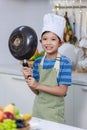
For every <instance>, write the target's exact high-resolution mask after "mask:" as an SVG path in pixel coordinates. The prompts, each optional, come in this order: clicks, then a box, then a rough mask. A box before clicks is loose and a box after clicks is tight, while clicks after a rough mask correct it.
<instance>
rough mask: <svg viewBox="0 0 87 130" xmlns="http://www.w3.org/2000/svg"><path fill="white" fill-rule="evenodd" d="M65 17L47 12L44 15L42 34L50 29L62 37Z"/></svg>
mask: <svg viewBox="0 0 87 130" xmlns="http://www.w3.org/2000/svg"><path fill="white" fill-rule="evenodd" d="M65 24H66V21H65V18H64V17H62V16H59V15H56V14H53V13H48V14H45V15H44V18H43V27H42V34H43V33H44V32H45V31H50V32H53V33H55V34H56V35H57V36H59V37H60V39H63V34H64V28H65Z"/></svg>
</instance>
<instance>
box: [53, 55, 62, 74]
mask: <svg viewBox="0 0 87 130" xmlns="http://www.w3.org/2000/svg"><path fill="white" fill-rule="evenodd" d="M60 57H61V55H60V54H59V53H58V54H57V57H56V62H55V64H54V68H55V69H56V71H57V76H58V74H59V70H60Z"/></svg>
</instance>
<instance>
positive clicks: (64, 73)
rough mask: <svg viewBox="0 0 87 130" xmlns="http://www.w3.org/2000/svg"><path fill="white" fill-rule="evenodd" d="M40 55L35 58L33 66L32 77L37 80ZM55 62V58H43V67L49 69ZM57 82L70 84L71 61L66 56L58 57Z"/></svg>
mask: <svg viewBox="0 0 87 130" xmlns="http://www.w3.org/2000/svg"><path fill="white" fill-rule="evenodd" d="M41 59H42V57H39V58H38V59H36V60H35V62H34V66H33V77H34V78H35V79H36V81H39V79H40V77H39V70H38V65H39V64H40V62H41ZM55 62H56V58H55V59H47V58H45V59H44V64H43V69H51V68H53V67H54V64H55ZM57 83H58V85H61V84H64V85H68V86H70V85H71V84H72V63H71V61H70V60H69V59H68V58H67V57H66V56H61V58H60V70H59V74H58V76H57Z"/></svg>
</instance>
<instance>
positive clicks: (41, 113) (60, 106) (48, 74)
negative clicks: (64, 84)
mask: <svg viewBox="0 0 87 130" xmlns="http://www.w3.org/2000/svg"><path fill="white" fill-rule="evenodd" d="M44 58H45V57H43V59H42V61H41V63H40V65H39V72H40V83H41V84H42V85H46V86H48V87H50V89H51V86H57V87H58V84H57V75H58V73H59V67H60V60H56V62H55V65H54V67H53V68H51V69H43V62H44ZM33 116H34V117H38V118H42V119H46V120H51V121H55V122H59V123H64V122H65V121H64V97H61V96H55V95H51V94H49V93H45V92H43V91H39V94H38V95H37V96H36V98H35V102H34V107H33Z"/></svg>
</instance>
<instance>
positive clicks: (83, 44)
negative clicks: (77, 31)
mask: <svg viewBox="0 0 87 130" xmlns="http://www.w3.org/2000/svg"><path fill="white" fill-rule="evenodd" d="M79 46H80V47H84V48H87V38H86V37H84V38H82V39H81V40H80V42H79Z"/></svg>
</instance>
